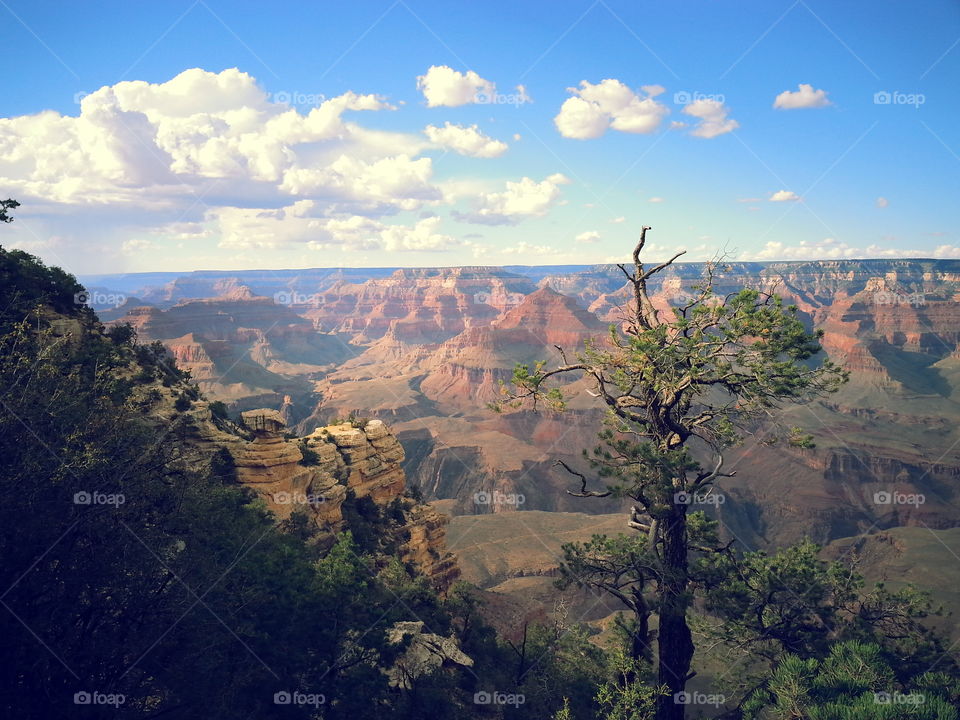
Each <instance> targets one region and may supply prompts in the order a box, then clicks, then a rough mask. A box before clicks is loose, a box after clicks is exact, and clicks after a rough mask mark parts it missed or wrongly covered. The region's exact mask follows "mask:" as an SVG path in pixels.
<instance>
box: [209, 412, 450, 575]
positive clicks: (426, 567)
mask: <svg viewBox="0 0 960 720" xmlns="http://www.w3.org/2000/svg"><path fill="white" fill-rule="evenodd" d="M241 418H242V423H243V426H244V428H245V429H246V431H247V432H248V433H249V434H250V439H249V440H247V441H239V442H236V441H235V442H227V443H223V442H222V441H223V438H221V437H219V435H218V434H216V433H215V434H213V435H211V436H209V437H208V439H209V440H211V441H213V442H215V443H216V442H217V441H220V443H221V444H220V446H221V447H225V448H227V450H228V451H229V452H230V454H231V456H232V457H233V462H234V466H235V468H236V475H237V480H238V481H239V482H240V483H241V484H243V485H245V486H246V487H249V488H250V489H252V490H254V491H255V492H256V493H257V494H258V495H259V496H260V497H261V498H263V500H264V501H265V502H266V504H267V507H268V508H270V510H272V511H273V513H274V514H275V515H276V516H277V517H278V518H279V519H285V518H288V517H290V515H291V514H293V513H294V512H295V511H301V512H306V513H308V514H309V515H310V516H311V517H312V518H313V520H314V522H315V523H316V525H317V526H318V527H319V528H320V530H321V531H322V533H323V534H324V535H325V536H326V537H328V538H329V539H330V540H332V538H333V537H334V536H335V535H336V534H337V533H338V532H340V531H342V530H344V529H348V528H347V526H346V525H345V523H344V519H343V513H342V505H343V503H344V500H345V499H346V497H347V493H348V492H352V493H353V494H354V495H355V496H356V497H358V498H362V497H369V498H370V499H371V500H373V502H375V503H376V504H377V505H380V506H381V507H385V506H386V505H388V504H390V503H391V502H393V501H395V500H397V499H398V498H403V496H404V490H405V485H406V478H405V476H404V472H403V469H402V468H401V465H400V463H401V462H402V461H403V459H404V453H403V448H402V447H401V445H400V443H399V442H397V439H396V437H394V435H393V434H392V433H391V432H390V431H389V430H388V429H387V427H386V426H385V425H384V424H383V423H382V422H381V421H380V420H370V421H368V422H366V423H365V424H364V425H362V426H361V427H357V426H355V425H353V424H349V423H344V424H339V425H330V426H326V427H323V428H318V429H317V430H316V431H314V432H313V433H312V434H310V435H309V436H307V437H306V438H302V439H297V438H290V437H288V433H286V424H285V422H284V418H283V415H282V414H281V413H280V412H278V411H276V410H270V409H260V410H250V411H247V412H244V413H242V416H241ZM224 434H225V433H224ZM403 515H404V518H405V520H406V522H405V524H403V526H401V527H399V528H397V531H396V533H397V537H398V539H399V540H400V541H401V542H400V544H399V557H400V559H401V560H402V561H404V562H406V563H409V564H411V565H412V566H413V567H415V568H417V570H418V571H419V572H420V573H422V574H424V575H426V576H427V577H429V578H430V579H431V581H432V582H433V583H434V585H435V586H436V587H438V588H440V589H446V588H448V587H450V585H452V583H453V582H454V581H455V580H456V579H457V578H458V577H459V569H458V568H457V564H456V558H455V557H454V556H453V555H452V554H451V553H449V552H448V551H447V550H446V546H445V536H446V525H447V518H446V516H444V515H441V514H440V513H438V512H437V511H436V510H434V509H433V508H431V507H430V506H427V505H418V504H416V503H414V502H412V501H409V500H403Z"/></svg>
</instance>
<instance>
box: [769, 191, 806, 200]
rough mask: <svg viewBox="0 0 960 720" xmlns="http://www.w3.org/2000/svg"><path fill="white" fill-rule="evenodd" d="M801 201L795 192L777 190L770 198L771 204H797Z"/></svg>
mask: <svg viewBox="0 0 960 720" xmlns="http://www.w3.org/2000/svg"><path fill="white" fill-rule="evenodd" d="M799 199H800V196H799V195H797V194H796V193H795V192H794V191H793V190H777V191H776V192H775V193H774V194H773V195H771V196H770V202H796V201H797V200H799Z"/></svg>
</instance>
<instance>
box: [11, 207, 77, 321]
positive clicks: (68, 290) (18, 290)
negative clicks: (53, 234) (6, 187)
mask: <svg viewBox="0 0 960 720" xmlns="http://www.w3.org/2000/svg"><path fill="white" fill-rule="evenodd" d="M0 213H2V210H0ZM83 292H84V289H83V286H82V285H81V284H80V283H78V282H77V280H76V278H74V277H73V276H72V275H70V274H68V273H66V272H64V271H63V270H61V269H60V268H57V267H52V268H48V267H47V266H46V265H44V264H43V263H42V262H41V261H40V260H39V259H37V258H36V257H34V256H33V255H30V254H28V253H25V252H23V251H22V250H6V249H4V248H2V247H0V332H2V333H6V332H9V331H10V330H11V329H12V327H13V325H14V324H16V323H18V322H20V321H21V320H23V319H24V318H26V317H28V316H30V315H35V314H36V312H37V310H38V309H39V308H40V307H48V308H51V309H53V310H54V311H56V312H58V313H62V314H63V315H65V316H67V317H82V318H84V319H86V320H87V321H92V320H93V319H94V317H95V316H94V314H93V311H92V310H90V309H89V308H87V307H86V306H85V305H83V304H82V303H80V302H79V301H78V298H79V296H80V295H81V294H82V293H83ZM35 322H36V321H35Z"/></svg>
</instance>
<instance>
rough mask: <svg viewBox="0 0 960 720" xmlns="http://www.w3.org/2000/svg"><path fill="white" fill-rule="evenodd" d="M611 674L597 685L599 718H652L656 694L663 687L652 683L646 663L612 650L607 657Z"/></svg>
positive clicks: (621, 719) (629, 719) (628, 719)
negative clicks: (608, 657)
mask: <svg viewBox="0 0 960 720" xmlns="http://www.w3.org/2000/svg"><path fill="white" fill-rule="evenodd" d="M610 674H611V677H610V678H608V679H607V680H606V681H605V682H603V683H602V684H601V685H600V687H599V688H598V689H597V702H598V703H599V704H600V707H601V714H600V716H599V717H601V718H602V720H653V718H654V717H655V714H656V698H657V696H658V695H663V694H665V693H667V690H666V688H659V689H658V688H656V687H654V686H653V685H652V684H651V680H652V678H651V672H650V667H649V665H645V664H644V663H642V662H640V661H639V660H636V659H635V658H632V657H630V655H629V654H627V653H625V652H623V651H622V650H615V651H613V652H612V653H611V657H610Z"/></svg>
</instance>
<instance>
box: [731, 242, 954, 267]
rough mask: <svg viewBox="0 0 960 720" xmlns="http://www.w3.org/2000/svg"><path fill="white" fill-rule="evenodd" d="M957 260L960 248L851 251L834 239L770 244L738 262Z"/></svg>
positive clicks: (872, 248) (873, 245) (873, 248)
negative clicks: (865, 259)
mask: <svg viewBox="0 0 960 720" xmlns="http://www.w3.org/2000/svg"><path fill="white" fill-rule="evenodd" d="M918 257H935V258H956V257H960V247H956V246H954V245H941V246H939V247H938V248H936V249H935V250H933V251H930V250H917V249H905V248H891V247H881V246H880V245H876V244H872V245H868V246H867V247H865V248H861V247H851V246H850V245H848V244H847V243H845V242H840V241H838V240H836V239H835V238H824V239H823V240H816V241H807V240H802V241H800V243H799V244H797V245H787V244H786V243H784V242H780V241H770V242H768V243H766V244H765V245H764V247H763V249H761V250H759V251H757V252H753V253H751V252H746V253H741V254H740V256H739V258H738V259H739V260H743V261H750V260H754V261H765V260H833V259H843V258H918Z"/></svg>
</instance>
